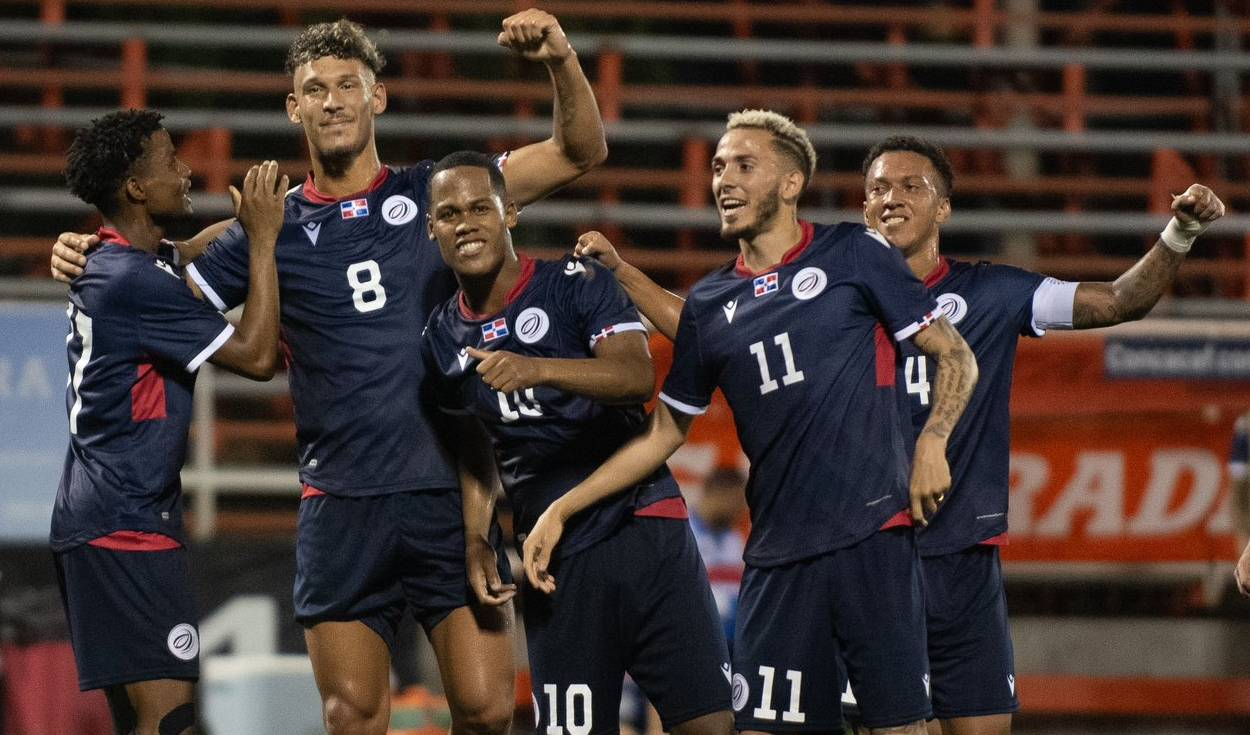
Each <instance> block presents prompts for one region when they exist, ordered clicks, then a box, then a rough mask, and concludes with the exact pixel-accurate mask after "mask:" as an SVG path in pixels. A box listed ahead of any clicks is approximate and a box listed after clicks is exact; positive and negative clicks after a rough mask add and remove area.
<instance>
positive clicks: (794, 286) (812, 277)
mask: <svg viewBox="0 0 1250 735" xmlns="http://www.w3.org/2000/svg"><path fill="white" fill-rule="evenodd" d="M828 284H829V277H828V276H826V275H825V272H824V271H822V270H821V269H819V268H815V267H810V266H809V267H807V268H804V269H803V270H801V271H799V272H798V273H796V274H795V275H794V278H793V279H792V280H791V281H790V292H791V293H793V294H794V298H796V299H799V300H800V301H807V300H808V299H814V298H816V297H817V296H819V295H820V292H821V291H824V290H825V286H827V285H828Z"/></svg>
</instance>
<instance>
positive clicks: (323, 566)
mask: <svg viewBox="0 0 1250 735" xmlns="http://www.w3.org/2000/svg"><path fill="white" fill-rule="evenodd" d="M498 40H499V43H500V44H501V45H503V46H505V47H508V48H510V49H513V50H514V51H516V52H517V53H520V54H521V55H522V56H524V57H525V58H527V59H531V60H535V61H540V62H542V63H543V64H545V65H546V66H547V68H548V71H549V72H550V75H551V79H552V82H553V86H554V90H555V109H554V111H553V118H554V120H555V130H554V134H553V135H552V137H551V138H550V139H548V140H545V141H542V142H539V143H536V144H533V145H528V146H525V147H522V148H520V149H518V150H516V151H513V152H512V153H511V155H510V156H507V157H506V163H504V162H501V164H500V165H501V167H502V169H503V171H504V176H505V177H506V178H507V180H508V186H509V191H510V192H511V193H512V195H513V197H514V199H515V200H516V202H517V204H518V206H520V205H524V204H527V203H529V202H532V201H534V200H536V199H539V198H541V197H543V196H545V195H546V194H548V193H550V192H551V191H553V190H555V189H557V188H559V187H560V186H562V185H564V184H566V183H568V182H569V181H571V180H573V179H575V178H576V177H577V176H579V175H580V174H582V173H583V172H584V171H586V170H587V169H589V168H590V167H592V166H594V165H596V164H598V163H599V162H601V161H602V160H603V159H604V157H605V156H606V155H607V145H606V142H605V141H604V137H603V126H602V123H601V121H600V118H599V112H598V109H597V107H596V105H595V100H594V94H593V92H592V91H591V88H590V85H589V83H588V82H587V80H586V76H585V74H584V73H583V72H582V70H581V67H580V65H579V63H578V60H577V54H576V53H575V52H574V51H573V48H572V46H571V45H570V44H569V42H568V39H567V38H566V37H565V35H564V32H563V31H562V30H561V28H560V25H559V23H558V22H557V21H556V19H555V18H554V17H553V16H551V15H550V14H548V13H545V12H543V11H541V10H535V9H531V10H526V11H523V12H521V13H518V14H516V15H513V16H510V17H509V18H507V19H505V20H504V21H503V31H502V32H501V33H500V34H499V39H498ZM383 63H384V62H383V58H382V56H381V55H380V54H379V53H378V50H377V49H376V48H375V47H374V44H373V43H372V42H371V41H370V40H369V39H368V37H367V36H365V34H364V32H363V30H362V29H361V27H360V26H359V25H356V24H354V23H351V22H348V21H346V20H341V21H338V22H336V23H325V24H320V25H315V26H311V27H309V28H308V29H306V30H305V31H304V32H303V33H301V34H300V35H299V37H297V38H296V39H295V41H294V42H293V43H292V45H291V47H290V50H289V52H288V55H287V64H286V68H287V71H289V72H290V73H291V74H292V81H293V90H292V92H291V94H289V95H288V96H287V100H286V111H287V115H288V117H289V118H290V120H291V122H292V123H294V124H297V125H300V126H301V127H302V128H303V131H304V136H305V139H306V140H307V143H308V149H309V152H310V156H311V166H312V172H311V174H310V175H309V177H308V180H307V181H305V182H304V184H303V185H302V186H300V187H297V188H296V189H295V190H294V191H293V192H291V194H290V196H288V197H287V219H288V221H289V222H291V223H292V225H291V226H289V227H287V228H286V229H285V230H284V231H283V233H282V238H281V242H280V245H279V248H278V277H279V281H280V282H281V284H282V289H283V293H284V298H283V301H282V333H283V337H284V342H285V345H286V348H287V354H288V365H289V370H290V373H289V376H290V381H291V395H292V399H293V401H294V403H295V423H296V433H297V437H296V438H297V442H298V445H299V463H300V478H301V481H302V482H303V484H304V490H303V501H302V502H301V504H300V514H299V529H298V538H297V553H296V564H297V570H296V580H295V608H296V615H297V618H298V619H299V621H300V622H301V623H302V624H303V625H304V626H305V628H306V634H305V640H306V642H307V645H308V652H309V656H310V657H311V659H312V664H313V670H314V673H315V675H316V679H317V685H318V688H319V690H320V692H321V697H322V703H323V713H324V720H325V724H326V728H327V730H328V731H329V732H330V733H332V734H333V735H343V734H349V735H356V734H357V733H367V734H370V735H374V734H380V733H384V732H385V731H386V729H387V724H388V722H389V719H390V714H389V709H390V699H389V680H388V679H389V673H388V668H389V659H390V648H391V643H392V640H393V636H394V631H395V626H396V624H397V622H398V621H399V619H400V617H401V615H402V614H403V612H404V610H405V608H406V607H408V606H411V608H412V609H413V611H414V613H415V616H416V617H417V619H418V620H420V622H421V623H422V625H423V627H424V629H425V631H426V633H427V634H428V635H429V637H430V640H431V642H432V644H433V648H434V653H435V655H436V657H437V659H438V662H439V669H440V672H441V675H442V678H443V685H444V690H445V691H446V694H447V698H448V704H449V706H450V709H451V714H452V732H453V733H455V735H465V734H468V733H472V734H474V735H481V734H484V733H485V734H489V735H495V734H498V733H503V732H505V731H506V730H507V728H508V724H509V722H510V721H511V716H512V707H513V701H514V696H513V691H514V687H515V670H514V665H513V647H512V612H511V605H504V606H501V607H495V608H490V609H479V608H476V607H474V606H471V605H470V602H471V599H470V595H471V592H470V591H469V589H468V586H467V584H466V582H465V580H466V576H465V540H464V531H463V521H462V517H461V498H460V491H459V489H458V487H457V484H458V479H457V475H456V470H455V467H454V466H453V464H452V462H451V460H450V459H449V458H448V456H447V453H446V450H445V449H444V447H443V445H442V444H441V442H440V440H439V437H438V436H436V434H435V431H434V428H433V427H432V425H431V413H430V412H431V411H432V410H433V409H432V406H430V405H427V404H426V403H423V402H422V401H420V400H419V397H418V396H419V389H420V386H421V384H422V382H423V378H424V373H425V370H424V367H423V363H422V360H421V358H420V352H419V349H420V335H419V330H418V329H416V328H414V326H413V325H420V324H424V323H425V321H426V319H427V317H428V316H429V314H430V311H431V309H433V307H434V306H435V305H437V304H440V303H442V302H444V301H446V300H447V298H448V297H449V296H450V295H451V294H452V293H453V292H454V289H455V280H454V278H453V276H452V274H451V272H450V271H449V270H448V269H447V267H446V266H445V265H444V264H443V262H442V259H441V258H440V256H439V253H438V249H437V247H436V245H435V244H434V243H433V242H432V241H431V240H430V239H429V231H428V228H427V226H426V222H425V214H424V211H423V208H424V207H425V202H426V196H427V192H426V189H427V186H428V182H429V172H430V168H431V167H432V165H433V163H432V162H430V161H425V162H422V163H419V164H417V165H416V166H412V167H391V166H383V165H382V164H381V162H380V161H379V160H378V153H377V145H376V141H375V138H374V120H375V118H376V116H377V115H380V114H382V113H383V111H384V110H385V109H386V87H385V85H384V84H383V83H382V82H381V81H379V80H378V78H377V74H378V72H379V71H380V70H381V69H382V65H383ZM220 230H221V227H220V226H214V227H211V228H209V230H207V231H206V232H205V233H201V236H199V237H197V238H196V239H195V240H193V241H192V242H191V243H189V244H187V245H185V246H183V249H184V250H185V251H187V252H186V254H187V255H188V256H194V255H196V254H197V253H198V251H199V250H200V249H202V244H203V242H204V241H205V240H206V239H209V238H211V237H212V236H216V240H215V241H214V242H213V243H212V244H211V245H210V246H209V247H208V248H207V250H206V251H205V252H204V253H203V255H202V257H199V258H198V259H197V260H196V261H195V262H194V263H193V264H192V266H191V267H189V269H188V270H189V272H190V274H191V276H192V280H193V282H194V283H195V285H196V287H197V288H199V289H200V290H201V291H202V292H203V294H204V295H205V296H206V297H207V298H208V299H209V300H210V301H211V302H212V303H213V304H214V305H216V306H217V307H219V308H222V309H225V308H229V307H231V306H233V305H235V304H237V303H239V302H240V301H241V300H242V299H243V297H244V294H245V293H246V290H247V284H246V281H245V280H244V278H243V274H244V270H243V268H242V264H243V262H244V260H245V259H244V253H246V246H247V238H246V237H245V233H243V232H241V231H240V230H239V228H238V227H237V226H228V229H226V230H225V232H224V234H221V232H220ZM57 252H58V253H63V254H67V253H65V248H64V247H60V248H59V249H58V251H57ZM69 272H70V273H71V274H72V272H73V271H72V269H71V270H70V271H69ZM344 549H350V550H351V553H344ZM501 573H502V574H504V575H507V574H508V571H507V570H506V569H503V570H502V571H501Z"/></svg>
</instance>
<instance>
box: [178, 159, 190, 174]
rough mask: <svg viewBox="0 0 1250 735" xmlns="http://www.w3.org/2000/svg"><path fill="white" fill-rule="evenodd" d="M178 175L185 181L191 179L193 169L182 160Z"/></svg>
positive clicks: (180, 160) (179, 160)
mask: <svg viewBox="0 0 1250 735" xmlns="http://www.w3.org/2000/svg"><path fill="white" fill-rule="evenodd" d="M178 175H179V176H181V177H182V178H184V179H189V178H191V167H190V166H188V165H187V164H186V163H185V162H183V160H182V159H178Z"/></svg>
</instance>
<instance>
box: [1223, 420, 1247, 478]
mask: <svg viewBox="0 0 1250 735" xmlns="http://www.w3.org/2000/svg"><path fill="white" fill-rule="evenodd" d="M1248 460H1250V413H1243V414H1242V415H1240V416H1238V417H1237V422H1236V423H1235V424H1234V425H1233V441H1232V444H1231V445H1230V446H1229V447H1228V476H1229V478H1230V479H1232V480H1233V481H1238V480H1241V479H1242V478H1243V477H1245V476H1246V462H1247V461H1248Z"/></svg>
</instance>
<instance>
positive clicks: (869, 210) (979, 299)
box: [856, 137, 1224, 735]
mask: <svg viewBox="0 0 1250 735" xmlns="http://www.w3.org/2000/svg"><path fill="white" fill-rule="evenodd" d="M863 171H864V221H865V222H867V223H868V225H869V226H870V227H872V228H874V229H876V230H877V231H878V232H880V233H881V234H882V235H884V236H885V238H886V239H887V240H888V241H889V242H890V243H891V244H892V245H894V247H896V248H898V250H899V251H900V252H902V253H903V255H904V256H905V257H906V258H907V262H908V264H909V265H910V266H911V269H912V271H913V272H914V273H915V274H916V275H917V277H919V278H922V279H924V282H925V285H927V286H928V287H929V288H930V290H931V291H932V293H934V294H936V295H937V300H938V304H939V306H940V307H941V309H942V311H943V313H944V314H946V315H947V317H948V318H949V319H950V321H951V323H952V324H954V325H955V326H956V328H957V329H958V330H959V331H960V333H961V334H962V335H963V336H964V339H966V340H967V341H968V344H969V345H970V346H971V347H972V349H973V352H974V353H975V354H976V356H977V363H978V365H979V366H980V368H981V380H980V382H979V383H978V385H977V390H976V392H975V393H974V395H973V397H972V401H971V402H970V403H969V405H968V410H967V413H966V414H965V416H964V419H963V420H962V421H961V422H960V424H959V427H958V428H957V429H956V431H955V433H954V435H953V436H952V437H951V443H950V457H951V477H952V482H951V492H950V497H949V498H948V499H947V502H946V503H945V504H944V506H943V507H942V509H941V512H939V513H938V514H937V516H935V517H934V519H933V522H932V523H930V524H929V527H928V528H926V529H925V530H924V532H923V533H921V534H920V535H919V536H918V543H919V546H920V553H921V561H922V565H921V566H922V570H923V572H924V583H925V598H926V611H927V617H928V634H929V666H930V668H931V670H932V686H933V710H934V714H935V715H936V717H937V718H938V720H940V722H941V728H942V731H943V732H945V733H948V735H997V734H1000V733H1009V732H1010V731H1011V713H1012V712H1014V711H1015V710H1016V709H1018V703H1017V699H1016V693H1015V671H1014V668H1013V654H1012V647H1011V634H1010V631H1009V629H1008V623H1007V605H1006V599H1005V596H1004V594H1003V583H1002V571H1001V565H1000V561H999V553H998V547H999V546H1000V545H1001V544H1003V543H1006V534H1007V499H1008V497H1007V496H1008V493H1007V487H1008V474H1009V471H1008V458H1009V453H1010V447H1011V443H1010V431H1011V420H1010V398H1011V376H1012V369H1013V367H1014V364H1015V354H1016V343H1017V340H1018V338H1019V336H1020V335H1026V336H1030V337H1040V336H1042V335H1043V334H1044V333H1045V332H1046V330H1048V329H1092V328H1096V327H1108V326H1111V325H1114V324H1120V323H1121V322H1126V321H1132V320H1136V319H1140V318H1142V317H1143V316H1145V315H1146V313H1147V312H1149V311H1150V309H1151V307H1153V306H1154V305H1155V303H1156V302H1157V301H1158V300H1159V297H1160V296H1162V295H1163V292H1164V290H1165V289H1166V288H1167V287H1168V284H1170V283H1171V282H1172V280H1173V279H1174V277H1175V276H1176V272H1177V270H1178V269H1179V268H1180V265H1181V263H1182V262H1183V261H1184V258H1185V254H1186V253H1187V252H1188V251H1189V248H1190V246H1191V245H1192V244H1193V242H1194V240H1195V239H1196V238H1197V237H1198V236H1199V235H1200V234H1201V233H1202V232H1203V231H1204V230H1205V229H1206V228H1207V226H1208V225H1209V224H1210V223H1211V222H1213V221H1214V220H1216V219H1218V218H1219V217H1221V216H1223V214H1224V205H1223V204H1222V203H1221V202H1220V200H1219V198H1217V197H1216V196H1215V194H1214V193H1213V192H1212V191H1211V190H1210V189H1208V188H1207V187H1205V186H1202V185H1199V184H1194V185H1192V186H1190V187H1189V188H1188V189H1187V190H1186V191H1185V192H1184V193H1183V194H1181V195H1179V196H1177V197H1175V198H1174V199H1173V201H1172V212H1173V215H1174V216H1173V219H1172V221H1171V222H1169V223H1168V225H1167V227H1166V228H1165V229H1164V230H1163V232H1162V233H1161V234H1160V235H1159V239H1158V241H1157V242H1156V243H1155V244H1154V246H1153V247H1152V248H1151V249H1150V251H1149V252H1148V253H1146V255H1144V256H1143V257H1142V258H1141V259H1140V260H1139V261H1138V262H1137V263H1136V264H1134V265H1133V267H1131V268H1129V269H1128V270H1127V271H1126V272H1125V273H1124V274H1123V275H1121V276H1120V277H1119V278H1118V279H1116V280H1115V281H1114V282H1108V283H1096V282H1085V283H1074V282H1064V281H1058V280H1056V279H1053V278H1046V277H1044V276H1041V275H1038V274H1036V273H1031V272H1028V271H1025V270H1021V269H1018V268H1013V267H1010V266H1004V265H994V264H991V263H985V262H980V263H969V262H961V261H956V260H953V259H951V258H946V257H943V256H942V254H941V249H940V244H939V230H940V229H941V225H942V224H943V223H945V222H946V221H947V219H948V218H949V217H950V211H951V205H950V195H951V192H952V190H953V186H954V175H953V173H952V170H951V165H950V161H949V160H947V158H946V155H945V153H943V151H942V150H941V149H940V148H938V147H937V146H936V145H934V144H932V143H930V142H928V141H925V140H921V139H917V138H912V137H894V138H888V139H886V140H884V141H882V142H881V143H878V144H877V145H876V146H874V147H873V148H872V149H871V150H870V151H869V152H868V155H867V156H866V157H865V158H864V165H863ZM903 358H904V359H903V362H902V364H901V366H900V371H899V376H898V380H899V383H900V385H901V386H902V387H903V389H904V390H905V391H906V392H907V396H908V397H909V399H910V401H911V407H912V420H913V425H914V427H915V428H916V430H919V427H920V426H921V424H922V423H923V422H924V421H925V420H926V419H927V416H928V414H929V412H930V410H931V409H933V408H934V406H933V403H932V393H931V390H930V386H931V383H932V381H934V380H940V379H941V372H940V369H939V370H937V371H936V374H935V371H934V370H933V369H932V368H933V366H932V365H931V364H930V363H929V361H928V359H927V358H926V356H925V355H921V354H918V353H916V352H914V351H912V350H909V349H907V348H904V352H903ZM856 694H857V695H858V690H857V691H856Z"/></svg>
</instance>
